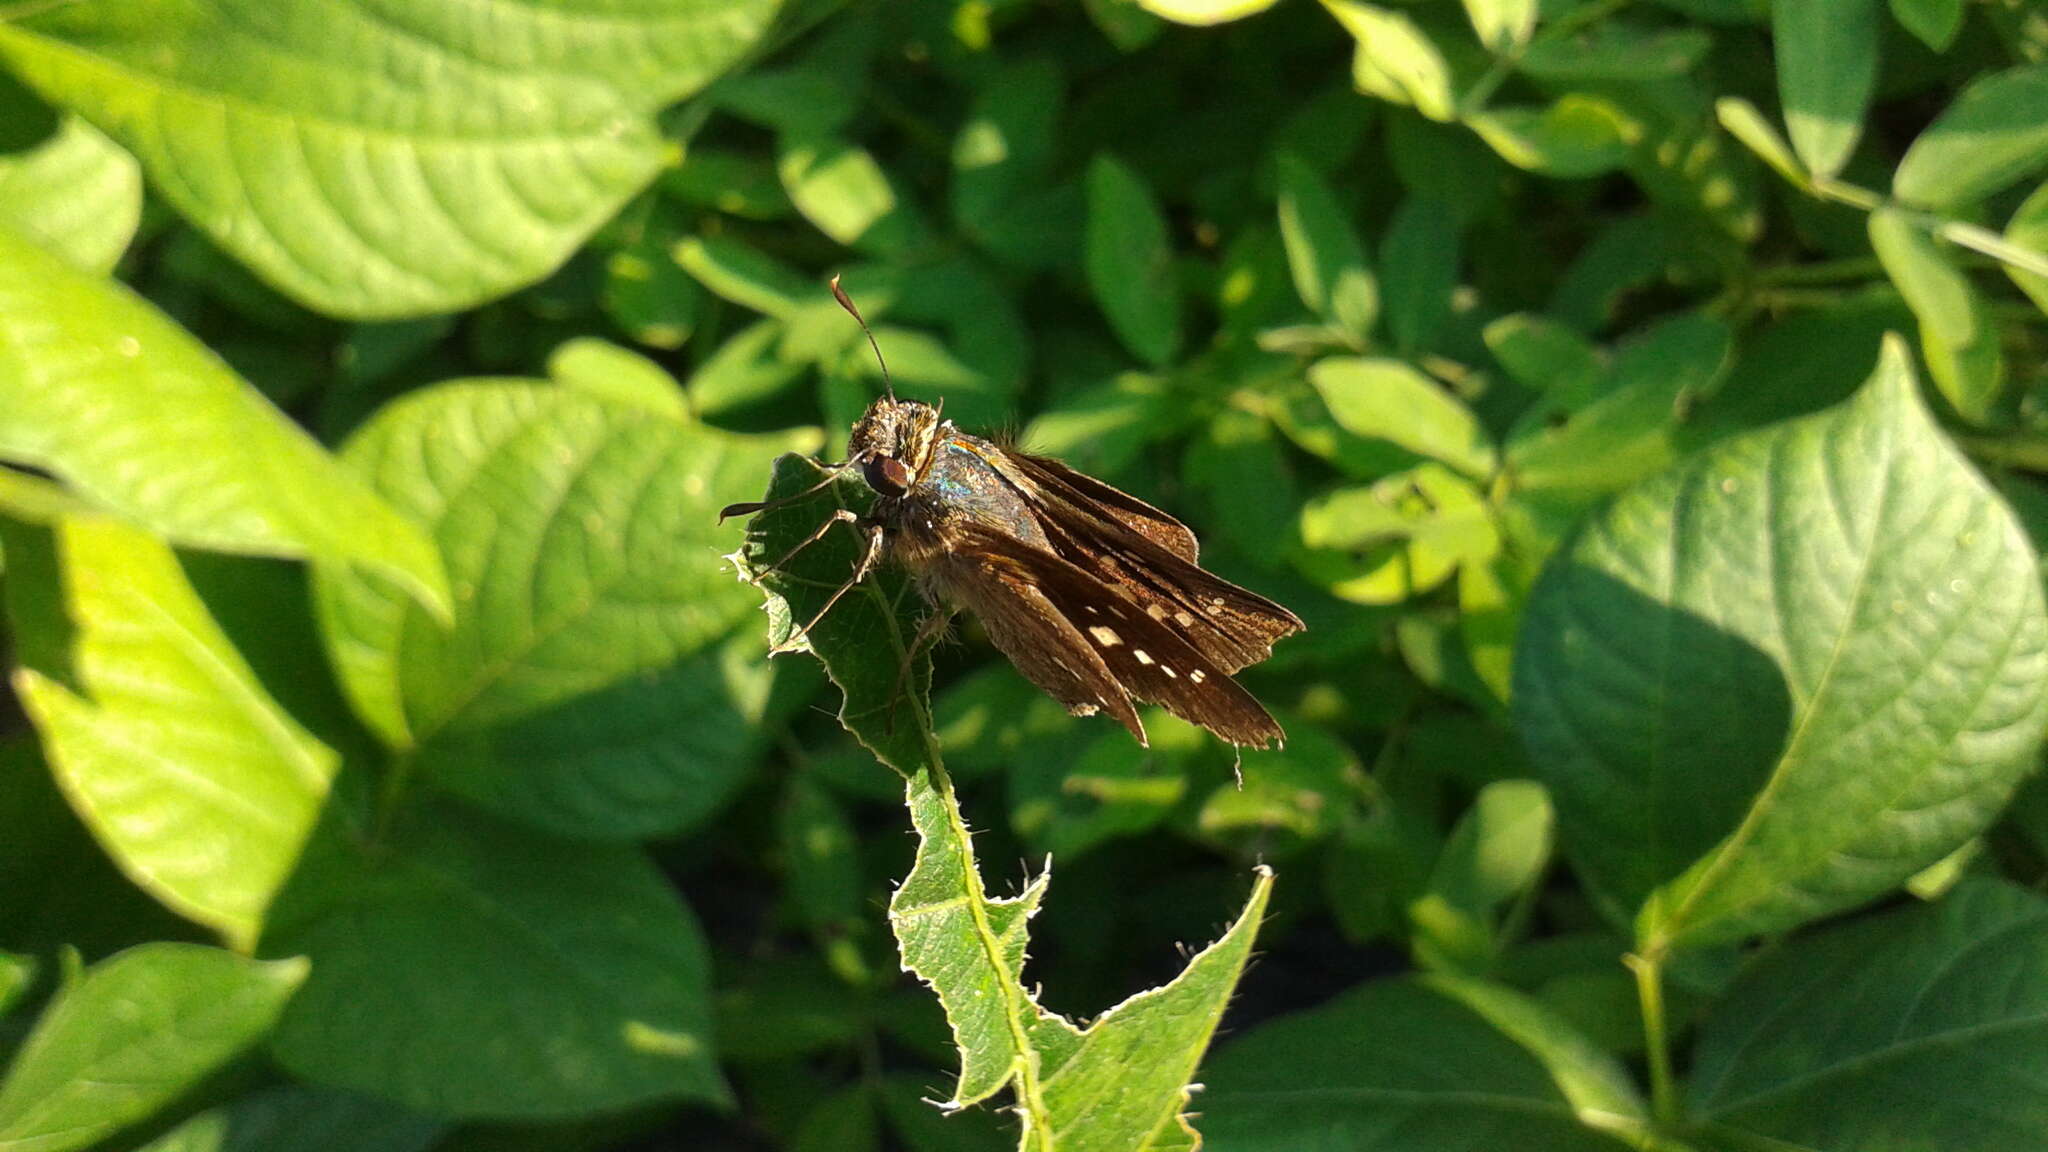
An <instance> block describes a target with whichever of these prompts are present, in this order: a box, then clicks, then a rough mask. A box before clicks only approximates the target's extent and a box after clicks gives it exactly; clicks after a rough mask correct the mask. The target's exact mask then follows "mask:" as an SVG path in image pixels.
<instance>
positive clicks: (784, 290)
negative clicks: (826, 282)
mask: <svg viewBox="0 0 2048 1152" xmlns="http://www.w3.org/2000/svg"><path fill="white" fill-rule="evenodd" d="M675 258H676V263H677V264H680V265H682V267H683V271H685V272H688V273H689V274H690V275H691V276H694V277H696V279H697V282H698V283H700V284H702V285H704V287H706V288H708V289H710V290H711V292H712V294H713V295H715V296H717V297H719V298H720V299H723V300H729V301H731V302H733V303H734V304H737V305H739V306H740V307H742V308H751V309H753V310H754V311H756V312H760V313H764V314H766V315H769V316H776V317H786V316H788V315H790V314H791V313H793V312H795V311H797V310H798V309H799V308H801V307H803V305H804V302H805V300H806V299H808V298H810V297H812V296H815V295H816V294H817V292H818V288H817V286H816V285H813V284H812V283H811V282H810V281H809V280H806V279H805V278H804V277H803V275H802V274H801V273H799V272H797V271H795V270H794V269H792V268H790V267H788V266H787V265H785V264H783V263H781V262H780V261H778V260H776V259H774V258H773V257H771V256H768V255H766V254H764V253H762V252H760V251H759V250H758V249H754V248H750V247H748V246H747V245H745V244H742V243H741V242H739V241H738V240H733V239H730V238H727V237H723V236H708V237H691V238H690V239H688V240H684V241H681V242H680V243H678V244H677V245H676V249H675Z"/></svg>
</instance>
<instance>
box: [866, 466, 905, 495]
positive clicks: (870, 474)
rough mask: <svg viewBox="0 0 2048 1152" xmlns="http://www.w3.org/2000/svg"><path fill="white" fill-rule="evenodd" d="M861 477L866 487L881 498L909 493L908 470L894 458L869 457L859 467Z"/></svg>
mask: <svg viewBox="0 0 2048 1152" xmlns="http://www.w3.org/2000/svg"><path fill="white" fill-rule="evenodd" d="M861 475H862V476H863V477H864V478H865V479H866V480H867V482H868V487H870V488H873V489H874V490H875V492H876V493H877V494H879V495H882V496H891V497H894V496H901V495H903V494H904V493H906V492H908V491H910V469H908V468H905V467H904V466H903V461H901V460H898V459H896V458H895V457H894V456H870V457H868V461H867V463H865V464H863V465H861Z"/></svg>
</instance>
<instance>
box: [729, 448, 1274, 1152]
mask: <svg viewBox="0 0 2048 1152" xmlns="http://www.w3.org/2000/svg"><path fill="white" fill-rule="evenodd" d="M819 472H820V469H819V467H818V466H817V465H816V464H815V463H813V462H811V461H807V460H803V459H800V458H798V457H794V456H790V457H784V458H783V460H782V461H781V462H780V463H779V464H778V467H777V469H776V477H775V482H774V483H773V484H772V485H771V486H770V488H769V492H768V496H769V497H770V498H778V497H785V496H788V497H797V496H799V494H801V493H803V492H804V490H805V489H807V488H812V487H814V486H816V485H817V484H818V481H819V479H820V476H819ZM871 499H872V494H871V493H869V492H868V490H867V488H866V486H865V485H864V484H862V483H861V482H860V481H858V480H856V479H849V478H844V477H841V478H837V479H835V480H833V481H832V482H831V483H829V484H826V485H824V486H822V487H818V488H817V490H816V491H815V492H813V493H811V494H810V495H809V496H807V497H802V498H799V499H797V500H795V502H793V503H791V504H789V505H785V506H783V507H780V508H776V509H773V510H770V511H766V512H762V513H759V514H757V515H756V516H755V517H754V520H753V523H752V524H751V525H750V526H749V529H748V534H747V545H746V549H745V551H744V553H743V554H742V558H741V563H742V565H743V566H744V569H743V570H745V571H748V572H760V573H762V575H760V576H758V577H756V579H757V580H758V582H759V583H760V585H761V587H762V589H763V591H764V593H765V594H766V596H767V600H768V615H769V621H770V637H771V639H773V640H775V641H776V642H777V643H790V642H792V641H797V642H801V643H803V644H805V645H806V646H807V647H809V649H810V650H811V651H812V652H814V653H815V654H817V655H818V657H819V658H820V660H821V661H822V662H823V663H824V665H825V669H826V672H827V674H828V675H829V676H831V678H832V680H833V682H834V683H835V684H836V685H838V687H839V688H840V691H841V693H842V695H843V697H844V701H843V703H842V706H841V708H840V722H841V724H842V725H844V726H845V727H846V729H847V730H848V731H849V732H851V733H852V734H853V735H854V736H855V737H856V738H857V739H858V740H860V741H861V743H862V744H864V745H865V746H867V747H868V748H869V749H870V750H871V751H873V752H874V753H875V754H876V756H877V757H878V758H880V759H881V760H882V761H883V763H885V764H887V765H889V766H890V767H892V768H894V769H896V770H897V771H898V772H899V773H901V774H902V775H903V776H904V777H905V778H906V782H907V793H906V802H907V804H908V805H909V808H910V813H911V822H912V824H913V825H914V826H915V827H916V829H917V832H918V849H917V856H916V859H915V861H914V862H913V863H912V866H911V871H910V874H909V875H908V876H907V877H905V878H904V881H903V883H902V884H901V885H900V886H898V887H897V889H896V892H895V894H894V896H893V897H892V898H891V899H890V903H889V919H890V923H891V925H892V926H893V928H894V929H895V932H896V937H897V942H898V945H899V946H900V948H901V950H902V956H903V965H904V967H905V968H906V969H908V970H910V971H912V972H915V973H916V974H917V975H918V976H920V977H921V978H922V979H924V980H925V981H926V982H927V983H928V984H929V985H931V986H932V988H933V991H934V992H935V994H936V995H937V996H938V999H939V1002H940V1004H941V1005H942V1006H943V1007H944V1009H945V1011H946V1016H947V1020H948V1023H949V1025H950V1026H951V1029H952V1033H953V1038H954V1041H955V1044H956V1046H957V1048H958V1050H959V1053H960V1061H961V1072H960V1078H959V1081H958V1082H957V1084H956V1085H955V1087H954V1090H953V1101H952V1102H953V1104H955V1105H965V1104H970V1103H974V1102H976V1101H980V1100H985V1099H987V1098H988V1097H989V1096H991V1095H993V1094H995V1093H996V1092H998V1091H1000V1090H1001V1089H1002V1088H1004V1087H1005V1086H1006V1085H1007V1086H1012V1087H1014V1088H1015V1091H1016V1095H1017V1105H1016V1111H1017V1112H1018V1113H1019V1115H1020V1116H1021V1117H1022V1119H1023V1123H1024V1131H1025V1137H1024V1139H1025V1147H1027V1148H1033V1149H1044V1148H1047V1147H1050V1146H1051V1145H1052V1143H1053V1142H1054V1141H1055V1140H1056V1141H1057V1143H1058V1147H1060V1148H1061V1149H1063V1150H1066V1152H1075V1150H1080V1149H1096V1148H1100V1149H1104V1150H1105V1152H1107V1150H1111V1149H1115V1150H1122V1149H1128V1148H1134V1147H1143V1146H1145V1145H1146V1142H1147V1140H1148V1139H1152V1140H1160V1139H1170V1140H1178V1141H1181V1142H1185V1141H1186V1140H1189V1139H1192V1138H1193V1136H1192V1130H1191V1129H1187V1128H1186V1121H1185V1119H1184V1118H1183V1117H1182V1115H1181V1112H1182V1109H1183V1107H1184V1106H1185V1105H1186V1103H1187V1093H1188V1087H1187V1086H1188V1082H1189V1079H1190V1077H1191V1076H1192V1074H1193V1070H1194V1065H1195V1062H1196V1061H1197V1060H1198V1059H1199V1058H1200V1056H1201V1054H1202V1051H1203V1049H1204V1048H1205V1047H1206V1046H1207V1044H1208V1040H1209V1037H1210V1035H1211V1034H1212V1033H1213V1032H1214V1030H1215V1027H1216V1023H1217V1021H1218V1019H1219V1018H1220V1017H1221V1015H1222V1011H1223V1007H1224V1004H1225V1003H1226V1002H1227V1001H1228V999H1229V996H1230V993H1231V990H1232V989H1233V988H1234V987H1235V985H1236V982H1237V978H1238V976H1239V974H1240V973H1241V972H1242V970H1243V966H1244V962H1245V960H1246V959H1247V957H1248V956H1249V954H1250V949H1251V944H1252V940H1253V936H1254V934H1255V932H1256V931H1257V925H1258V922H1259V918H1260V915H1261V913H1262V912H1263V909H1264V907H1265V903H1266V898H1267V894H1268V892H1269V891H1270V888H1271V883H1272V876H1271V873H1270V872H1268V871H1265V870H1264V869H1261V870H1260V875H1259V878H1258V880H1257V881H1256V883H1255V884H1254V886H1253V891H1252V897H1251V900H1250V902H1249V903H1248V905H1247V907H1246V909H1245V911H1244V913H1243V914H1242V915H1241V916H1240V917H1239V918H1238V920H1237V922H1236V924H1235V925H1234V926H1233V927H1232V928H1231V929H1230V931H1229V932H1227V933H1226V934H1225V935H1224V937H1223V938H1222V939H1220V940H1218V941H1217V942H1216V943H1215V944H1213V945H1211V946H1210V947H1209V948H1208V949H1207V950H1205V951H1203V952H1202V953H1201V954H1199V955H1197V956H1196V957H1195V958H1194V959H1193V960H1191V961H1190V962H1189V964H1188V967H1187V968H1186V969H1185V970H1184V971H1183V972H1182V973H1181V975H1180V976H1179V977H1178V978H1177V979H1175V980H1174V981H1173V982H1172V983H1170V984H1168V985H1166V986H1165V987H1162V988H1157V989H1153V990H1152V991H1149V992H1143V993H1140V994H1138V995H1137V996H1134V997H1132V998H1131V999H1129V1000H1127V1001H1125V1002H1124V1003H1123V1004H1122V1005H1119V1006H1118V1007H1116V1008H1113V1009H1111V1010H1110V1011H1108V1012H1106V1013H1104V1014H1103V1015H1102V1016H1101V1017H1098V1018H1097V1019H1096V1020H1095V1022H1094V1023H1093V1024H1091V1025H1090V1026H1089V1027H1087V1028H1086V1029H1082V1028H1079V1027H1076V1026H1075V1025H1074V1024H1072V1023H1070V1022H1069V1021H1067V1020H1066V1019H1064V1018H1063V1017H1059V1016H1056V1015H1053V1014H1051V1013H1049V1012H1046V1011H1045V1010H1044V1009H1042V1008H1040V1007H1039V1006H1038V1005H1037V1003H1036V1002H1035V1001H1034V999H1033V998H1032V997H1031V995H1030V994H1028V993H1027V992H1026V991H1025V988H1024V986H1023V983H1022V976H1021V970H1022V967H1023V963H1024V949H1025V943H1026V935H1025V927H1026V921H1027V920H1028V919H1029V917H1030V915H1031V914H1032V912H1034V911H1035V910H1036V909H1037V907H1038V904H1039V901H1040V899H1041V898H1042V897H1043V896H1044V893H1045V889H1046V882H1047V875H1046V874H1044V873H1041V874H1040V875H1039V876H1038V878H1037V879H1035V880H1033V881H1032V882H1031V883H1030V885H1029V886H1028V887H1026V889H1025V890H1024V891H1023V892H1022V893H1020V894H1019V895H1017V896H1014V897H1009V898H1006V899H992V898H990V897H989V895H988V892H987V889H986V887H985V886H984V882H983V880H982V877H981V872H980V869H979V866H978V865H977V863H976V862H975V859H974V850H973V844H972V840H971V838H970V835H969V833H968V830H967V825H966V821H965V818H964V817H963V816H962V814H961V811H960V806H959V800H958V797H957V796H956V794H955V793H954V791H953V784H952V780H951V778H950V777H949V776H948V775H947V774H946V770H945V768H944V766H943V765H942V764H941V763H940V760H939V752H938V744H937V740H936V739H935V737H934V736H933V733H932V727H931V719H930V708H929V705H928V704H927V703H926V700H925V694H926V693H927V692H928V690H929V685H930V679H931V669H930V654H929V651H928V650H924V651H920V652H919V653H918V654H917V656H916V658H915V661H914V662H912V661H910V660H909V659H908V658H907V655H906V654H907V653H908V651H909V644H910V639H909V631H910V628H909V625H910V623H911V622H910V621H909V619H908V618H907V617H906V615H904V613H905V612H906V611H907V609H906V608H905V607H902V606H903V605H904V603H905V600H904V596H903V593H904V592H905V591H906V586H905V584H904V581H903V578H902V577H901V576H900V575H897V574H891V573H883V574H879V575H876V576H873V577H871V578H870V579H869V580H867V581H865V582H863V583H862V584H861V585H859V586H856V587H854V588H852V589H850V590H849V591H848V592H847V594H846V595H844V596H843V597H842V598H840V599H839V600H838V602H837V603H836V605H835V606H833V607H832V609H831V611H830V612H829V613H826V614H825V615H824V616H823V617H822V618H819V619H818V620H817V623H816V624H815V625H814V626H812V627H810V628H809V629H808V631H806V632H802V633H799V632H798V628H800V627H801V625H802V623H803V622H806V621H810V620H812V619H813V618H814V617H816V616H817V613H818V612H819V610H820V609H821V608H823V607H824V606H825V605H826V604H827V603H828V602H829V599H830V598H831V597H832V596H833V595H834V594H835V589H837V588H838V587H839V585H840V584H841V583H842V582H843V581H844V580H845V579H846V577H847V576H848V575H850V574H851V573H852V572H853V571H854V568H855V565H856V564H857V563H858V558H859V555H860V547H859V544H858V542H857V541H856V539H855V533H854V532H853V531H852V530H850V529H841V530H838V531H834V532H830V533H828V534H827V535H825V536H824V537H822V538H821V539H820V541H819V542H818V543H816V544H814V545H812V546H810V547H809V548H806V549H804V550H803V551H801V552H799V553H797V555H796V556H795V557H794V558H793V559H791V560H789V561H787V562H785V563H783V564H781V565H780V566H779V567H776V568H774V569H773V570H772V571H767V570H766V569H767V568H768V566H769V564H770V563H771V562H772V561H774V560H775V559H777V558H779V557H782V556H784V555H785V554H787V553H788V552H789V550H790V548H791V547H792V546H793V545H795V544H796V543H797V542H799V541H801V540H803V539H805V538H806V537H808V536H809V535H810V533H811V531H812V530H813V529H814V528H815V527H817V526H818V525H820V524H822V523H823V522H824V521H825V520H826V519H827V517H829V516H830V515H831V514H832V513H833V512H835V511H837V510H842V509H845V510H851V511H856V512H858V511H862V510H865V509H866V508H867V507H868V501H869V500H871ZM1183 1133H1185V1135H1182V1134H1183Z"/></svg>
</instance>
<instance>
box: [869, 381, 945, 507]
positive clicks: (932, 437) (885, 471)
mask: <svg viewBox="0 0 2048 1152" xmlns="http://www.w3.org/2000/svg"><path fill="white" fill-rule="evenodd" d="M938 432H939V411H938V409H936V408H934V407H932V406H931V405H929V404H925V403H922V402H920V401H917V400H898V399H896V398H895V397H893V396H885V397H883V398H882V399H879V400H877V401H875V402H874V403H873V404H871V405H869V406H868V410H867V413H866V414H865V415H863V416H862V417H861V418H860V420H859V422H857V423H856V424H854V426H853V435H852V437H851V438H850V439H849V440H848V441H847V446H846V458H847V460H848V461H849V462H850V463H853V464H856V465H858V466H859V467H860V474H861V479H863V480H865V481H867V485H868V487H870V488H872V489H874V490H875V494H876V495H878V496H883V497H887V498H891V499H894V498H898V497H901V496H904V495H907V494H908V493H909V492H910V489H911V488H912V487H913V486H915V485H916V483H917V478H918V477H919V476H921V475H923V474H924V470H925V467H926V466H927V465H928V464H929V463H930V462H931V456H932V449H933V447H934V446H935V444H936V443H937V440H938Z"/></svg>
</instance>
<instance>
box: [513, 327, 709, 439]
mask: <svg viewBox="0 0 2048 1152" xmlns="http://www.w3.org/2000/svg"><path fill="white" fill-rule="evenodd" d="M548 376H549V377H550V378H551V379H553V380H554V381H555V382H556V383H558V384H561V385H563V386H564V387H567V388H574V389H576V390H577V391H579V392H583V393H585V394H587V395H590V396H595V397H597V398H598V399H600V400H606V401H609V402H611V403H613V404H617V405H619V406H621V407H632V408H641V409H644V410H646V411H648V412H651V413H653V414H655V415H657V416H666V417H668V418H669V419H671V420H685V419H688V418H689V414H690V413H689V406H688V405H686V404H685V403H683V390H682V386H681V385H679V384H677V383H676V378H675V377H673V376H671V375H669V374H668V370H667V369H665V368H663V367H662V366H661V365H659V364H656V363H655V362H654V361H652V360H649V359H648V358H647V357H645V356H642V355H640V354H639V353H638V352H634V351H632V350H630V349H627V348H621V347H619V346H618V345H617V344H613V343H612V342H611V341H609V340H600V339H598V338H597V337H595V336H579V337H577V338H576V339H574V340H571V341H569V342H568V343H566V344H563V345H561V346H560V347H558V348H556V349H555V350H554V352H552V353H551V354H549V356H548Z"/></svg>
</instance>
